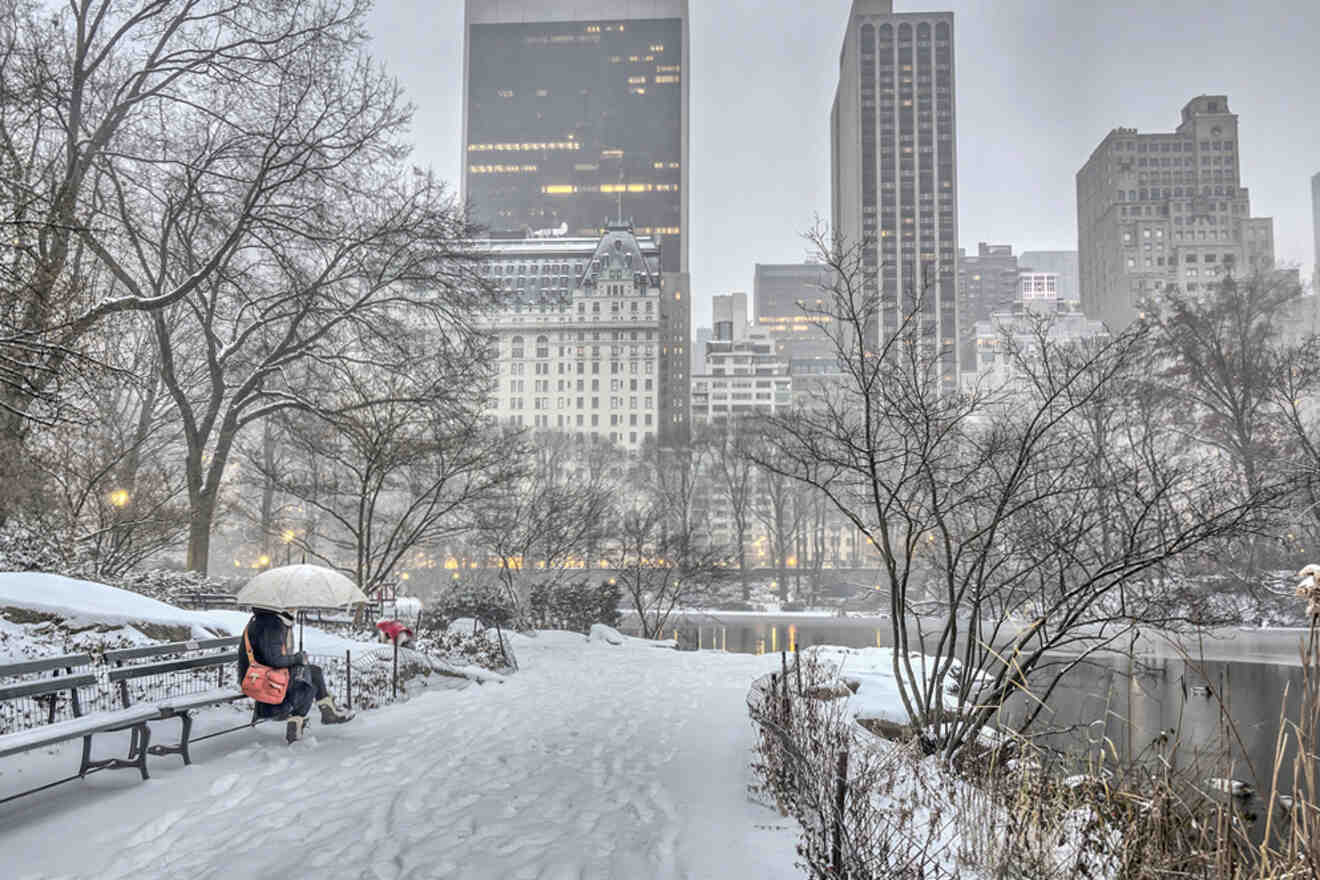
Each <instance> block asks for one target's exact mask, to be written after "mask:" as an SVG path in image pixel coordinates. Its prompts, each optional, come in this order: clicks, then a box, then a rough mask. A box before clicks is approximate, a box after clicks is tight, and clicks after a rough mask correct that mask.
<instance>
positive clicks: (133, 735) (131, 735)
mask: <svg viewBox="0 0 1320 880" xmlns="http://www.w3.org/2000/svg"><path fill="white" fill-rule="evenodd" d="M137 755H138V729H137V728H136V727H134V728H133V729H132V730H130V731H129V732H128V760H130V761H133V760H135V759H136V758H137Z"/></svg>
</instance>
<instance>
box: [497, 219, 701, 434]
mask: <svg viewBox="0 0 1320 880" xmlns="http://www.w3.org/2000/svg"><path fill="white" fill-rule="evenodd" d="M478 246H479V247H480V248H481V249H482V250H483V251H484V252H485V254H486V260H485V265H484V267H483V271H484V272H485V274H486V275H487V277H488V278H489V279H490V281H491V282H492V284H493V285H494V286H495V287H496V288H497V289H498V290H499V291H501V293H500V302H499V305H498V306H497V307H496V308H495V309H493V310H492V311H490V312H489V313H488V314H487V315H486V316H485V317H484V324H485V329H486V331H487V333H488V334H489V336H490V340H491V344H492V346H494V347H495V349H496V351H497V353H498V357H497V361H498V384H497V387H496V390H495V392H494V396H493V397H492V398H491V400H490V402H489V406H490V410H491V412H492V414H493V415H495V416H496V417H497V418H499V419H501V420H503V421H507V422H509V423H512V424H515V425H519V426H523V427H528V428H533V429H537V430H558V431H562V432H565V433H569V434H574V435H577V436H579V437H582V438H585V437H587V436H593V437H597V438H600V439H605V440H609V441H611V442H614V443H616V444H618V445H619V446H621V447H623V448H625V449H638V448H640V447H641V446H642V445H643V444H644V443H646V442H647V441H651V440H654V441H656V442H658V443H659V444H660V445H661V446H662V447H668V446H676V445H683V444H686V443H687V441H688V426H689V414H688V412H689V406H690V403H689V398H690V389H689V387H688V375H689V373H688V353H687V348H686V340H687V334H688V332H689V331H688V318H687V315H686V312H687V309H688V301H687V295H686V294H687V292H686V291H685V290H680V289H678V288H677V287H676V286H675V284H674V283H673V281H672V280H671V278H669V277H666V276H665V275H664V273H663V272H662V271H661V268H660V267H661V259H662V257H661V254H662V252H661V248H660V247H659V245H658V243H657V242H656V241H655V240H654V239H651V238H649V237H645V236H637V235H635V234H634V233H633V230H632V229H631V227H630V226H629V225H628V224H626V223H612V224H609V225H608V226H607V228H606V231H605V233H604V235H602V236H600V237H599V238H579V237H564V238H557V239H540V238H524V239H515V238H508V239H493V240H487V241H483V242H479V243H478ZM679 334H681V335H682V339H683V340H684V344H682V345H676V344H674V343H673V341H672V340H673V339H674V338H675V337H676V336H678V335H679ZM678 383H682V386H681V390H676V389H678Z"/></svg>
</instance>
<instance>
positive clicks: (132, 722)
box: [0, 654, 160, 803]
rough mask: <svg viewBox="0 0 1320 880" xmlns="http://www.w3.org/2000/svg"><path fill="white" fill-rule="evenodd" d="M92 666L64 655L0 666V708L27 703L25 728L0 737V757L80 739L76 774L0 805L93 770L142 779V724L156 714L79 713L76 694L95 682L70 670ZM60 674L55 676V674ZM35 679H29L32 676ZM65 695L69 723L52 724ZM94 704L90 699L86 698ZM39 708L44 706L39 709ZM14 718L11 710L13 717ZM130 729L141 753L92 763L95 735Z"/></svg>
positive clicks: (137, 710) (144, 708) (140, 709)
mask: <svg viewBox="0 0 1320 880" xmlns="http://www.w3.org/2000/svg"><path fill="white" fill-rule="evenodd" d="M91 663H92V658H91V655H89V654H65V655H62V656H58V657H46V658H43V659H41V660H28V661H24V662H22V663H8V664H4V665H0V682H4V681H5V680H9V682H10V683H8V684H2V683H0V703H9V704H12V706H13V707H14V708H15V710H18V709H20V708H21V707H23V706H24V705H25V703H24V702H23V701H30V702H31V707H30V708H28V709H27V711H26V715H27V720H28V721H30V722H33V724H32V725H31V726H18V725H17V724H16V725H15V726H16V727H18V729H15V730H12V731H10V732H7V733H3V734H0V758H5V757H8V756H10V755H16V754H19V753H20V752H28V751H32V750H34V749H39V748H43V747H45V746H51V745H56V744H58V743H62V742H67V741H68V740H73V739H78V738H81V739H82V741H83V748H82V762H81V764H80V765H79V767H78V772H77V773H76V774H75V775H73V776H68V777H66V778H64V779H60V780H57V781H56V782H52V783H49V784H48V785H43V786H41V787H40V788H34V789H31V790H30V791H25V792H21V793H20V794H16V795H11V796H10V797H7V798H4V799H3V800H0V803H5V802H7V801H11V800H13V799H14V798H16V797H21V796H22V795H25V794H32V793H34V792H38V791H44V790H45V789H47V788H51V787H52V786H55V785H60V784H61V783H64V782H69V781H71V780H73V779H81V778H84V777H86V776H87V774H89V773H94V772H96V771H98V770H118V769H128V768H134V769H137V770H138V771H139V772H141V774H142V778H143V779H147V778H149V777H148V775H147V753H146V750H145V749H146V747H148V746H149V745H150V742H151V730H150V729H149V728H148V727H147V722H148V721H150V720H152V719H155V718H158V717H160V710H159V709H158V708H157V707H155V706H152V705H147V704H143V705H138V706H129V707H125V708H123V709H119V710H105V711H95V712H86V713H85V712H84V711H83V700H82V697H81V695H80V693H79V692H80V691H82V690H84V689H91V690H92V691H95V689H96V685H97V679H96V676H95V675H94V674H92V673H91V672H82V673H78V674H75V673H74V670H75V669H79V668H86V667H89V666H90V665H91ZM61 670H63V671H64V673H65V674H64V675H60V671H61ZM34 675H35V676H39V677H36V678H33V677H32V676H34ZM65 692H67V693H68V695H69V702H68V704H67V707H68V708H69V709H71V711H72V715H73V717H72V718H64V719H60V720H57V719H58V718H59V715H60V714H62V713H61V711H60V705H59V704H60V696H61V695H62V694H64V693H65ZM92 701H93V702H95V697H93V699H92ZM43 704H45V705H44V706H43ZM15 717H17V711H16V712H15ZM125 729H131V730H132V731H133V734H132V736H133V741H134V743H140V744H141V746H142V747H143V748H142V750H141V751H140V752H139V753H137V754H136V755H134V754H130V755H129V759H128V760H123V759H120V758H107V759H103V760H96V761H94V760H92V737H93V736H95V735H96V734H98V733H106V732H110V731H118V730H125Z"/></svg>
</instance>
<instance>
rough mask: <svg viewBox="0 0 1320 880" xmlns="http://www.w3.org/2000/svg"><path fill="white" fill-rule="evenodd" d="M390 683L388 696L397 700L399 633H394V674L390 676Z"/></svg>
mask: <svg viewBox="0 0 1320 880" xmlns="http://www.w3.org/2000/svg"><path fill="white" fill-rule="evenodd" d="M390 678H391V680H392V684H391V687H390V698H391V699H394V700H397V699H398V698H399V634H398V633H395V634H394V674H393V675H391V676H390Z"/></svg>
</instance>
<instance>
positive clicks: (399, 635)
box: [376, 620, 413, 645]
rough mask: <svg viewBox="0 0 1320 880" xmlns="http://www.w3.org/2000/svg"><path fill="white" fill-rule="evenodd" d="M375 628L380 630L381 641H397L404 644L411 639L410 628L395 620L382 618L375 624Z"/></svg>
mask: <svg viewBox="0 0 1320 880" xmlns="http://www.w3.org/2000/svg"><path fill="white" fill-rule="evenodd" d="M376 629H377V630H379V631H380V640H381V641H382V642H393V641H398V643H399V644H400V645H406V644H408V643H409V642H411V641H412V634H413V632H412V630H410V629H409V628H408V627H406V626H404V625H403V624H402V623H400V622H399V621H397V620H382V621H381V622H380V623H377V624H376Z"/></svg>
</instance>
